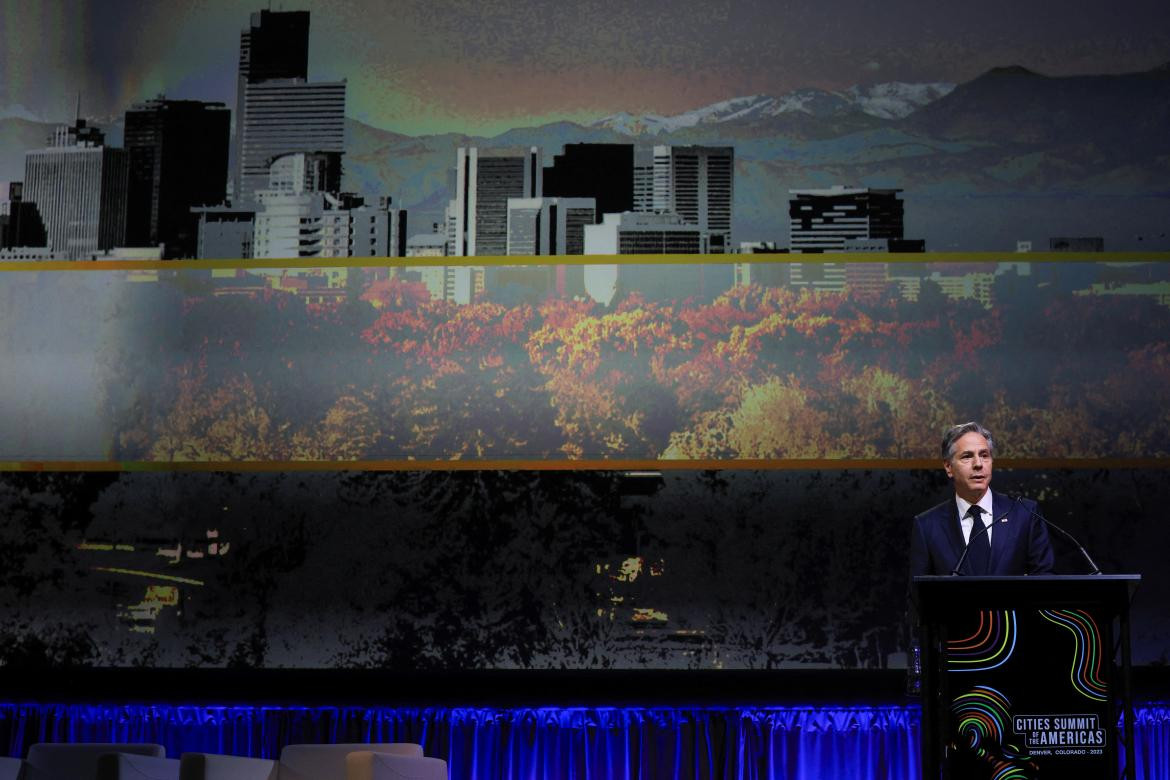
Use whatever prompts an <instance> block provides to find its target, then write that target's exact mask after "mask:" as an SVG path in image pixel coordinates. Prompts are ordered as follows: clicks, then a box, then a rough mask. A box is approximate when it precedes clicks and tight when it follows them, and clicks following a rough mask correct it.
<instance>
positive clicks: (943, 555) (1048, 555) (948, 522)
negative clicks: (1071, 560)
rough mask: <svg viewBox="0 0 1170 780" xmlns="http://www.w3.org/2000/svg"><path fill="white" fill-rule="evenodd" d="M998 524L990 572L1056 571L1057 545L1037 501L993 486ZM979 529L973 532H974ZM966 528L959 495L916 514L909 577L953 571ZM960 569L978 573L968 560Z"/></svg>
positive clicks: (994, 507)
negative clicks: (1017, 497) (957, 500)
mask: <svg viewBox="0 0 1170 780" xmlns="http://www.w3.org/2000/svg"><path fill="white" fill-rule="evenodd" d="M991 499H992V504H991V505H992V508H993V509H994V512H993V513H992V516H993V518H994V519H995V525H994V526H993V527H992V534H991V563H990V569H989V571H987V572H986V574H988V575H993V576H1006V575H1016V574H1049V573H1051V572H1052V560H1053V555H1052V545H1051V544H1050V543H1049V541H1048V527H1047V526H1046V525H1045V524H1044V522H1043V521H1042V520H1041V519H1040V518H1039V517H1037V516H1036V514H1034V513H1035V512H1036V502H1035V501H1033V500H1031V499H1029V498H1021V499H1020V500H1019V501H1017V502H1015V503H1013V501H1012V499H1011V498H1008V497H1007V496H1005V495H1003V494H1001V493H996V492H995V491H992V493H991ZM975 530H978V529H974V530H973V531H972V533H974V532H975ZM965 546H966V545H965V544H964V542H963V528H962V526H961V525H960V524H959V510H958V507H957V506H956V505H955V498H954V496H951V497H949V498H948V499H947V500H946V501H944V502H942V503H941V504H939V505H938V506H936V507H932V508H931V509H928V510H926V511H925V512H923V513H922V514H920V515H918V516H917V517H915V518H914V529H913V531H912V532H911V536H910V576H911V577H915V576H917V575H919V574H950V573H951V570H952V569H953V568H954V567H955V564H956V563H958V561H959V558H960V557H961V556H962V555H963V548H964V547H965ZM959 573H960V574H973V573H974V572H972V571H970V570H969V565H968V562H967V561H964V562H963V568H962V570H960V572H959Z"/></svg>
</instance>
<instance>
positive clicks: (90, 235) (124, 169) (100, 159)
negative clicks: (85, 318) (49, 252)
mask: <svg viewBox="0 0 1170 780" xmlns="http://www.w3.org/2000/svg"><path fill="white" fill-rule="evenodd" d="M104 143H105V137H104V135H103V134H102V133H101V132H100V131H99V130H97V128H94V127H89V126H87V125H86V123H85V120H84V119H78V120H77V124H76V125H74V126H73V127H65V126H62V127H60V128H58V129H57V131H56V132H55V133H54V134H53V136H52V138H51V139H50V145H49V146H48V147H47V148H45V149H34V150H32V151H29V152H26V153H25V156H24V192H23V195H24V200H25V201H31V202H32V203H35V204H36V207H37V212H38V213H39V214H40V216H41V221H42V223H43V224H44V227H45V233H46V235H47V237H48V243H49V246H50V247H51V248H52V249H53V250H55V251H56V252H61V253H64V255H65V256H66V257H68V258H71V259H75V260H76V259H81V258H84V257H85V256H86V255H90V254H93V253H95V252H100V251H104V250H106V249H111V248H113V247H115V246H119V245H121V244H123V242H124V241H125V237H126V189H127V180H128V173H129V165H128V157H127V154H126V151H125V150H124V149H114V148H112V147H109V146H105V145H104Z"/></svg>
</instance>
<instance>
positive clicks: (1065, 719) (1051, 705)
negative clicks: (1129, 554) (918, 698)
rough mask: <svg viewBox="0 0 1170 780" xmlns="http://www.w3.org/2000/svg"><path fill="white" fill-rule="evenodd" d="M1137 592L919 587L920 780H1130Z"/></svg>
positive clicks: (1047, 580) (1028, 581) (1075, 587)
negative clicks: (1133, 600) (1132, 624)
mask: <svg viewBox="0 0 1170 780" xmlns="http://www.w3.org/2000/svg"><path fill="white" fill-rule="evenodd" d="M1140 581H1141V577H1140V575H1136V574H1115V575H1100V574H1099V575H1044V576H1029V577H962V576H942V577H939V576H929V577H927V576H923V577H915V578H914V581H913V584H912V588H913V596H914V600H915V604H916V605H917V610H918V624H919V632H920V633H919V640H920V644H921V653H922V657H921V659H922V777H923V780H935V779H936V778H943V779H944V780H968V778H970V779H971V780H974V779H975V778H980V780H983V779H987V780H990V779H991V778H999V777H1011V778H1013V780H1017V779H1019V780H1022V779H1023V778H1032V777H1076V778H1119V777H1123V778H1129V779H1130V780H1133V777H1134V769H1133V761H1134V758H1133V756H1134V751H1133V726H1134V724H1133V700H1132V690H1131V688H1130V645H1129V602H1130V597H1131V595H1132V594H1133V591H1134V589H1135V588H1136V587H1137V585H1138V583H1139V582H1140ZM1119 715H1120V716H1121V717H1122V719H1123V725H1122V729H1121V734H1120V736H1119V734H1118V730H1117V723H1118V717H1119ZM1119 739H1120V740H1121V742H1120V744H1119V742H1118V740H1119ZM1120 747H1124V750H1123V751H1119V748H1120ZM1123 756H1124V763H1125V766H1124V767H1122V766H1120V764H1119V762H1121V761H1122V759H1123Z"/></svg>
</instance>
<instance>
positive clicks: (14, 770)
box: [0, 756, 24, 780]
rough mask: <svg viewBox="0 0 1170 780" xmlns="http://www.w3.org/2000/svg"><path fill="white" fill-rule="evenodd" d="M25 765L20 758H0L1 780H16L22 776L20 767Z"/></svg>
mask: <svg viewBox="0 0 1170 780" xmlns="http://www.w3.org/2000/svg"><path fill="white" fill-rule="evenodd" d="M23 764H24V762H23V761H21V760H20V759H19V758H9V757H8V756H0V780H16V778H18V777H19V776H20V767H21V766H22V765H23Z"/></svg>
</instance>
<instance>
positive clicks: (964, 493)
mask: <svg viewBox="0 0 1170 780" xmlns="http://www.w3.org/2000/svg"><path fill="white" fill-rule="evenodd" d="M954 452H955V454H954V455H952V456H951V459H950V460H947V461H944V462H943V468H944V469H946V472H947V476H948V477H950V478H951V480H952V481H953V482H954V483H955V492H956V493H958V494H959V496H960V497H961V498H963V499H964V500H966V501H969V502H970V503H972V504H974V503H977V502H978V501H979V499H981V498H983V493H984V492H985V491H986V490H987V486H988V485H990V484H991V447H989V446H988V445H987V439H985V438H983V436H982V435H981V434H978V433H975V432H974V431H972V432H970V433H964V434H963V435H962V436H960V437H959V440H958V441H956V442H955V447H954Z"/></svg>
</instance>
